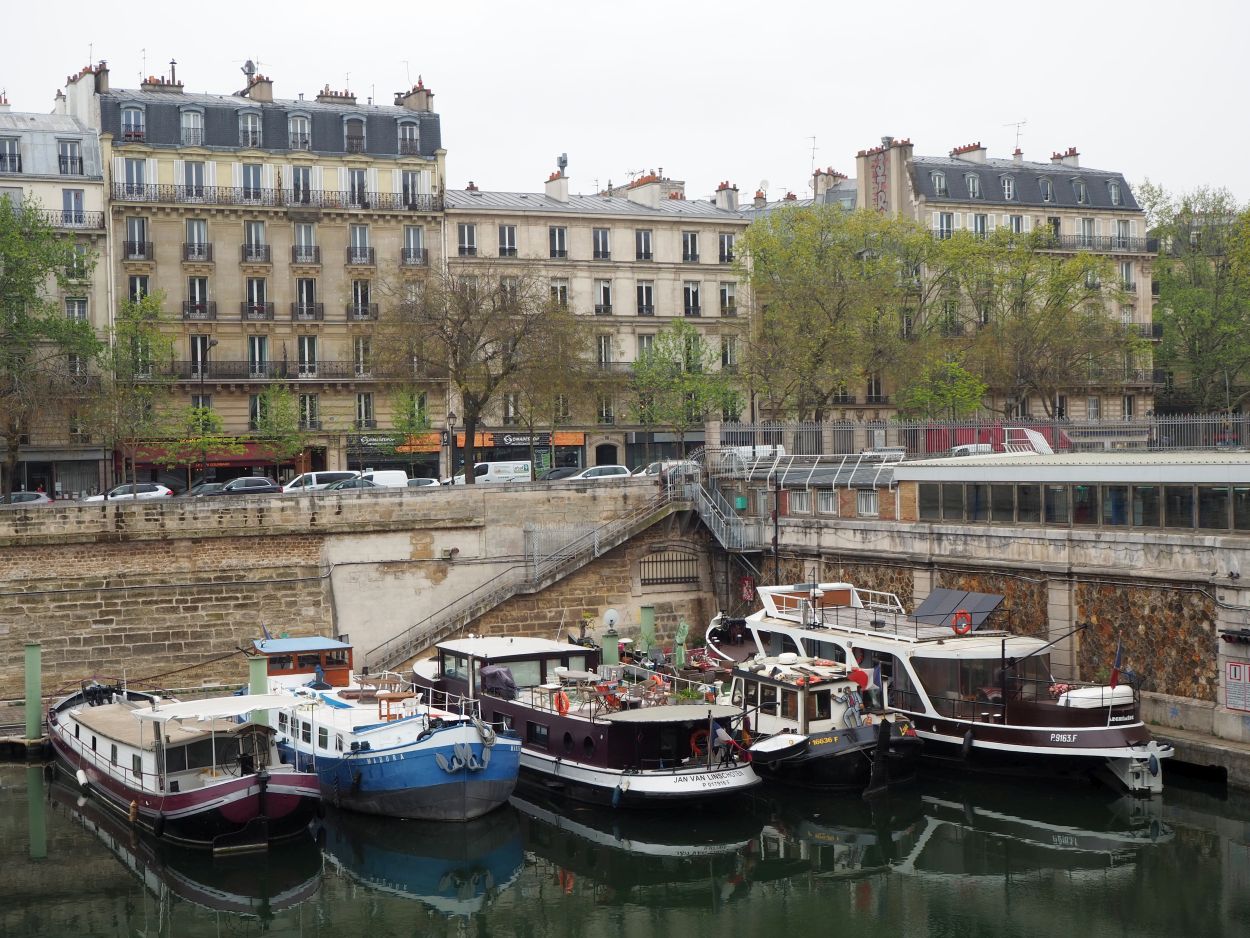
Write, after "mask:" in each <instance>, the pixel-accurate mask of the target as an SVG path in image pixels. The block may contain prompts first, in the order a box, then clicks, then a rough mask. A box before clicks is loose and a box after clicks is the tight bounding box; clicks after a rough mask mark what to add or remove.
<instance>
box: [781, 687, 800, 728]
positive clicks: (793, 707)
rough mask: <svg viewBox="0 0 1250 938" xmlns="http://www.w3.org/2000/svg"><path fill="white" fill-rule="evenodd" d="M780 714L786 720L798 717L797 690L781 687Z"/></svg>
mask: <svg viewBox="0 0 1250 938" xmlns="http://www.w3.org/2000/svg"><path fill="white" fill-rule="evenodd" d="M781 716H782V717H783V718H784V719H786V720H797V719H798V718H799V692H798V691H797V690H786V689H785V688H784V687H783V688H781Z"/></svg>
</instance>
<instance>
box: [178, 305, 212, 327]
mask: <svg viewBox="0 0 1250 938" xmlns="http://www.w3.org/2000/svg"><path fill="white" fill-rule="evenodd" d="M182 318H183V319H186V320H193V321H196V322H211V321H212V320H214V319H216V318H217V304H216V303H215V302H213V301H212V300H183V301H182Z"/></svg>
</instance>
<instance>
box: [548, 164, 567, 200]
mask: <svg viewBox="0 0 1250 938" xmlns="http://www.w3.org/2000/svg"><path fill="white" fill-rule="evenodd" d="M547 198H549V199H553V200H554V201H556V202H567V201H568V200H569V177H568V176H566V175H564V172H563V171H562V170H558V169H557V170H556V171H555V172H554V173H552V174H551V175H550V176H548V177H547Z"/></svg>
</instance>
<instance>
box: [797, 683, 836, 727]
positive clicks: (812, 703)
mask: <svg viewBox="0 0 1250 938" xmlns="http://www.w3.org/2000/svg"><path fill="white" fill-rule="evenodd" d="M832 693H833V691H832V689H831V688H828V687H821V688H818V689H814V690H809V691H808V692H807V701H806V704H805V706H804V713H805V715H806V717H807V719H809V720H827V719H829V717H830V716H832V714H833V710H832V704H831V702H830V697H831V696H832Z"/></svg>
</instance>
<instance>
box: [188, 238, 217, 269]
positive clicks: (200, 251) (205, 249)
mask: <svg viewBox="0 0 1250 938" xmlns="http://www.w3.org/2000/svg"><path fill="white" fill-rule="evenodd" d="M182 259H183V260H184V261H186V262H187V263H188V264H211V263H212V262H213V243H212V242H211V241H194V242H192V241H184V242H183V244H182Z"/></svg>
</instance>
